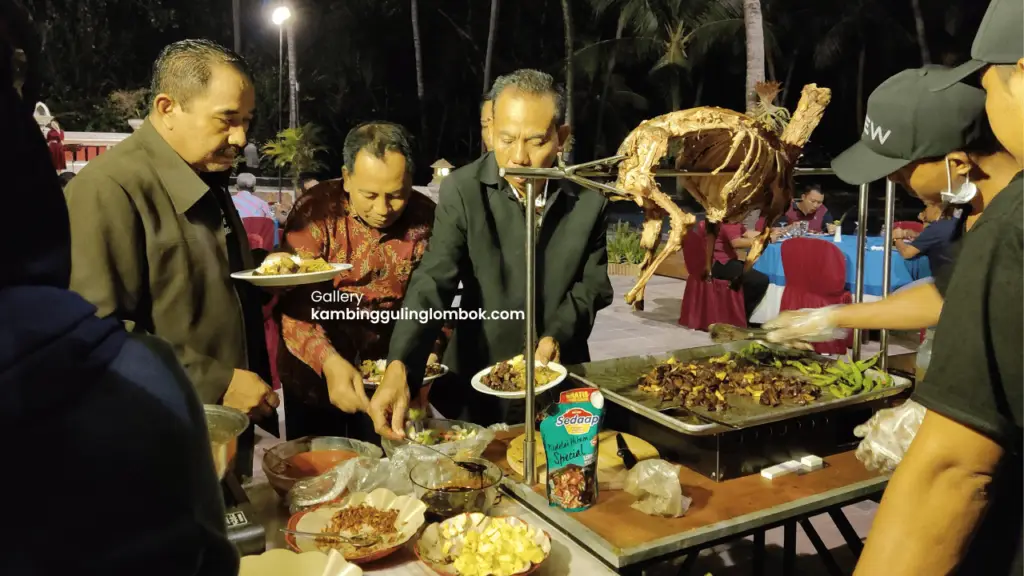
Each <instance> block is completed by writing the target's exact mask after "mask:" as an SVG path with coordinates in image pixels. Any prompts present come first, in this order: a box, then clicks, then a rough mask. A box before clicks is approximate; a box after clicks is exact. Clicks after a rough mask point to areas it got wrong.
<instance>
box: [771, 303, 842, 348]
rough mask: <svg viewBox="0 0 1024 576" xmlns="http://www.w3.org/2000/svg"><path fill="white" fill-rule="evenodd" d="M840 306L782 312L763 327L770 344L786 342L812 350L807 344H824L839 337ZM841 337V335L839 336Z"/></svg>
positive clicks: (795, 346)
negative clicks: (837, 332) (838, 313)
mask: <svg viewBox="0 0 1024 576" xmlns="http://www.w3.org/2000/svg"><path fill="white" fill-rule="evenodd" d="M838 308H840V306H826V307H824V308H813V309H803V310H790V311H786V312H782V313H781V314H779V316H778V317H777V318H775V319H773V320H769V321H768V322H766V323H765V324H764V326H763V328H764V329H765V330H768V331H769V332H768V334H767V336H766V339H767V340H768V341H769V342H785V343H786V344H787V345H789V346H792V347H794V348H804V349H807V348H810V347H809V346H807V345H805V344H803V343H805V342H823V341H828V340H831V339H834V338H836V337H837V335H836V331H837V330H838V328H839V327H838V323H837V320H836V311H837V309H838ZM839 336H841V335H839Z"/></svg>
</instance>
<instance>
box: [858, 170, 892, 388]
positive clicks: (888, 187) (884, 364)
mask: <svg viewBox="0 0 1024 576" xmlns="http://www.w3.org/2000/svg"><path fill="white" fill-rule="evenodd" d="M870 187H871V184H870V183H868V184H861V185H860V200H859V203H858V206H857V276H856V282H855V284H856V287H855V289H856V292H855V293H854V296H853V301H854V302H856V303H858V304H859V303H861V302H863V301H864V252H865V249H866V248H867V234H868V229H867V222H868V193H869V191H870ZM895 203H896V184H895V183H894V182H893V181H892V180H888V179H886V180H885V218H884V226H885V234H884V236H885V237H884V244H883V248H884V250H883V251H882V298H888V297H889V289H890V287H891V284H892V225H893V214H894V212H895ZM879 351H880V352H881V358H880V359H879V368H880V369H881V370H882V371H883V372H884V371H885V370H887V369H888V368H889V331H888V330H881V333H880V336H879ZM860 357H861V331H860V330H859V329H858V330H854V331H853V360H854V361H857V360H860Z"/></svg>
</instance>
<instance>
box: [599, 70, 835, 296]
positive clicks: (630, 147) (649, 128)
mask: <svg viewBox="0 0 1024 576" xmlns="http://www.w3.org/2000/svg"><path fill="white" fill-rule="evenodd" d="M764 86H767V92H768V94H770V96H771V98H769V99H768V100H767V103H768V105H769V106H770V102H771V99H773V98H774V95H775V93H776V92H777V91H778V84H774V83H773V84H769V85H764ZM759 88H763V86H762V87H759ZM759 92H760V90H759ZM761 95H762V105H764V104H765V102H766V101H765V99H764V98H765V94H761ZM830 99H831V91H830V90H829V89H828V88H818V87H817V86H816V85H814V84H811V85H808V86H805V87H804V89H803V93H802V95H801V98H800V103H799V104H798V105H797V109H796V112H795V113H794V114H793V116H792V118H791V119H790V120H789V123H788V124H786V126H785V129H784V130H781V133H780V130H779V128H780V127H781V126H780V123H779V122H775V121H770V119H771V118H772V115H771V110H769V113H768V115H767V116H766V117H762V118H753V117H751V116H747V115H745V114H740V113H739V112H734V111H732V110H725V109H722V108H714V107H702V108H693V109H690V110H680V111H678V112H670V113H668V114H664V115H662V116H658V117H657V118H652V119H650V120H646V121H644V122H643V123H642V124H640V126H638V127H637V128H636V129H635V130H633V132H631V133H630V134H629V136H627V137H626V140H625V141H623V143H622V146H620V147H619V151H618V155H619V156H623V157H624V159H623V160H622V161H621V162H620V163H619V166H618V180H617V181H616V188H618V189H619V190H620V191H622V192H625V193H626V195H627V198H628V199H631V200H633V201H635V202H636V203H637V204H638V205H639V206H640V207H641V208H642V209H643V210H644V218H645V221H644V226H643V232H642V234H641V245H642V246H643V247H644V249H645V250H646V255H645V256H644V259H643V262H642V263H641V265H640V277H639V279H638V280H637V283H636V285H635V286H633V288H632V289H631V290H630V291H629V293H627V294H626V302H627V303H628V304H632V305H633V308H634V309H636V310H642V309H643V295H644V286H645V285H646V284H647V282H648V281H649V280H650V279H651V276H653V275H654V271H655V270H657V268H658V266H659V265H661V263H662V262H663V261H664V260H665V259H666V258H668V257H669V256H670V255H672V254H673V253H675V252H678V251H679V249H680V248H681V247H682V245H683V244H682V242H683V236H684V235H685V234H686V230H687V228H688V227H689V226H691V225H692V224H694V222H696V218H695V217H694V216H693V215H692V214H689V213H687V212H685V211H683V210H682V209H681V208H680V207H679V206H677V205H676V203H675V202H674V201H672V199H671V198H669V196H668V195H667V194H665V193H664V192H662V191H661V189H660V187H659V186H658V183H657V182H656V181H655V171H656V169H657V167H658V164H659V163H660V162H661V160H662V159H663V158H664V157H665V156H667V155H668V154H669V153H670V152H672V153H673V155H674V157H675V160H676V161H675V164H676V167H677V168H680V169H687V170H690V171H694V172H709V173H711V174H713V175H712V176H686V177H680V178H679V181H680V183H681V184H682V186H683V187H684V188H685V189H686V190H687V191H688V192H689V193H690V195H691V196H693V197H694V198H695V199H696V200H697V201H698V202H700V204H701V205H702V206H703V207H704V208H705V210H706V211H707V220H706V224H705V226H706V228H707V261H706V263H705V268H704V270H703V271H702V274H701V278H703V279H704V280H707V279H709V278H710V274H711V261H712V255H713V252H714V250H713V249H714V243H715V238H716V236H717V235H718V225H719V224H720V223H722V222H729V223H731V222H739V221H741V220H743V219H744V218H745V217H746V215H747V213H748V212H750V211H751V210H753V209H760V210H761V214H762V216H764V218H765V226H764V230H763V231H762V232H761V234H760V235H759V236H758V237H757V238H756V239H755V240H754V243H753V246H751V248H750V251H749V252H748V254H747V262H746V266H745V267H744V272H746V271H748V270H750V268H751V267H752V266H753V265H754V262H755V261H757V258H758V256H760V255H761V251H762V250H763V249H764V246H765V244H766V243H767V242H768V239H769V236H770V234H771V228H772V226H773V225H774V224H775V222H777V221H778V219H779V218H780V217H781V216H782V215H783V214H784V213H785V211H786V210H787V209H788V208H789V205H790V203H791V201H792V198H793V167H794V165H795V164H796V160H797V158H799V156H800V153H801V149H802V148H803V146H804V144H805V143H806V142H807V141H808V139H809V138H810V136H811V132H813V131H814V129H815V127H817V125H818V122H819V121H820V120H821V117H822V115H823V114H824V112H825V107H826V106H827V105H828V102H829V100H830ZM775 110H776V111H778V110H782V109H779V108H775ZM782 112H785V111H784V110H782ZM783 116H785V114H783ZM765 118H768V119H769V121H766V119H765ZM775 118H776V119H777V115H776V116H775ZM620 199H621V198H620ZM666 214H668V216H669V220H670V226H671V230H670V233H669V236H668V244H667V245H666V246H665V249H664V250H662V251H661V253H659V254H657V256H655V252H656V250H657V248H658V244H659V242H660V241H661V226H662V220H663V219H664V217H665V215H666ZM690 273H691V275H696V273H697V271H696V270H691V271H690ZM738 286H739V282H738V281H737V282H734V284H733V288H734V289H735V288H738Z"/></svg>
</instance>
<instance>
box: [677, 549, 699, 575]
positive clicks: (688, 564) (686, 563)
mask: <svg viewBox="0 0 1024 576" xmlns="http://www.w3.org/2000/svg"><path fill="white" fill-rule="evenodd" d="M698 556H700V550H696V551H694V552H690V553H689V554H687V555H686V560H683V563H682V565H681V566H679V572H678V573H677V574H678V576H689V574H690V572H693V566H694V564H696V563H697V557H698Z"/></svg>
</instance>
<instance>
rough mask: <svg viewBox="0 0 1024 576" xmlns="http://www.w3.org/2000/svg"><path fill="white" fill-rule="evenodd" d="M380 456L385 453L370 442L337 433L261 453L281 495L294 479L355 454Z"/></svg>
mask: <svg viewBox="0 0 1024 576" xmlns="http://www.w3.org/2000/svg"><path fill="white" fill-rule="evenodd" d="M360 456H363V457H367V458H383V457H384V452H383V451H382V450H381V449H380V447H378V446H374V445H373V444H370V443H369V442H363V441H360V440H353V439H351V438H339V437H337V436H304V437H302V438H297V439H295V440H290V441H288V442H283V443H281V444H278V445H277V446H274V447H273V448H271V449H270V450H267V451H266V452H265V453H264V454H263V471H264V472H265V473H266V475H267V480H268V481H269V482H270V485H271V486H272V487H273V488H274V491H276V492H277V493H278V495H279V496H281V497H282V498H283V497H284V496H285V495H286V494H287V493H288V491H289V490H291V489H292V486H293V485H294V484H295V482H297V481H299V480H303V479H305V478H313V477H315V476H319V475H321V474H323V473H324V472H327V471H328V470H330V469H331V468H334V467H335V466H337V465H339V464H342V463H344V462H345V461H347V460H351V459H353V458H357V457H360Z"/></svg>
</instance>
